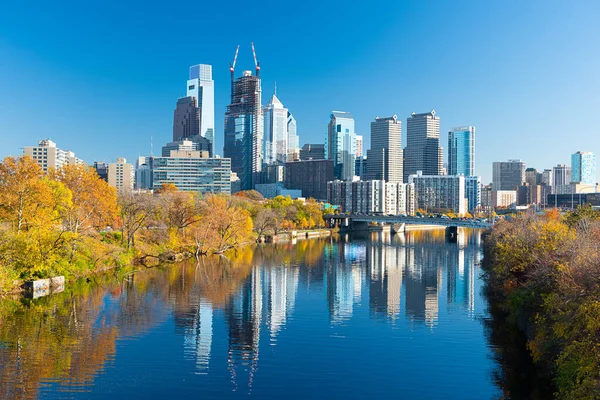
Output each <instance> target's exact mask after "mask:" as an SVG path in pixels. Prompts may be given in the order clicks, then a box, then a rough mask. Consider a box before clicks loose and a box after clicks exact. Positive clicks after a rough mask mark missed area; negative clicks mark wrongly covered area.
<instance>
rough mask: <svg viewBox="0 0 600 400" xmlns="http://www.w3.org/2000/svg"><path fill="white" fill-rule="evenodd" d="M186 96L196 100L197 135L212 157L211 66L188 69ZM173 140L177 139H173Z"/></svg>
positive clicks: (213, 91)
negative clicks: (202, 140)
mask: <svg viewBox="0 0 600 400" xmlns="http://www.w3.org/2000/svg"><path fill="white" fill-rule="evenodd" d="M187 96H188V97H190V96H191V97H194V98H195V99H196V103H197V107H198V108H199V111H200V125H199V127H198V133H197V134H198V135H200V136H202V137H203V138H206V139H207V140H208V142H209V143H210V148H209V151H208V152H209V154H210V156H211V157H212V156H213V155H214V154H215V82H214V81H213V79H212V65H207V64H197V65H193V66H191V67H190V75H189V79H188V81H187ZM190 136H193V135H190ZM173 140H179V138H175V137H174V138H173Z"/></svg>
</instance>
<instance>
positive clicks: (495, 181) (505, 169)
mask: <svg viewBox="0 0 600 400" xmlns="http://www.w3.org/2000/svg"><path fill="white" fill-rule="evenodd" d="M524 182H525V162H524V161H521V160H508V161H496V162H494V163H493V164H492V186H493V188H494V190H516V189H517V186H521V185H522V184H523V183H524Z"/></svg>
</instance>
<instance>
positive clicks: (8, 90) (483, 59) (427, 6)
mask: <svg viewBox="0 0 600 400" xmlns="http://www.w3.org/2000/svg"><path fill="white" fill-rule="evenodd" d="M5 3H6V4H3V6H2V11H1V12H0V157H4V156H6V155H18V154H20V153H21V152H22V150H21V148H22V147H23V146H27V145H33V144H35V143H37V141H38V140H39V139H42V138H45V137H50V138H51V139H53V140H54V141H55V142H57V144H58V145H59V147H61V148H63V149H70V150H73V151H74V152H75V153H76V154H77V155H78V156H79V157H81V158H83V159H84V160H85V161H86V162H88V163H92V162H93V161H94V160H104V161H113V160H114V159H116V157H118V156H125V157H127V158H129V159H132V160H133V159H134V158H135V157H137V156H138V155H148V154H149V151H150V137H153V139H154V148H155V153H156V152H158V151H159V150H160V146H162V145H163V144H164V143H166V142H167V141H169V140H170V138H171V129H172V116H173V108H174V106H175V103H176V101H177V98H178V97H181V96H183V95H185V89H186V79H187V73H188V67H189V66H190V65H193V64H198V63H206V64H212V65H213V77H214V80H215V86H216V89H215V102H216V110H215V119H216V124H217V126H216V136H217V143H216V148H217V153H220V154H222V146H223V114H224V112H225V107H226V105H227V104H228V101H229V90H230V88H229V71H228V68H229V63H230V62H231V60H232V58H233V53H234V51H235V47H236V46H237V45H238V44H240V45H241V49H240V55H239V58H238V66H237V75H239V74H240V73H241V71H242V70H243V69H253V61H252V53H251V49H250V42H251V41H254V43H255V45H256V50H257V53H258V57H259V61H260V63H261V75H262V77H263V96H264V99H265V101H266V99H267V98H268V97H270V95H271V94H272V87H273V82H274V81H277V88H278V97H279V98H280V99H281V100H282V102H283V103H284V104H285V106H287V107H288V108H289V109H290V111H291V112H292V113H293V114H294V115H295V117H296V119H297V121H298V133H299V135H300V143H301V144H303V143H307V142H311V143H314V142H322V141H323V138H324V135H325V132H326V127H327V122H328V118H329V114H330V112H331V110H344V111H349V112H351V113H352V114H354V117H355V119H356V129H357V132H358V133H359V134H363V135H364V136H365V141H366V143H365V149H366V148H368V144H369V123H370V121H371V120H373V119H374V118H375V116H389V115H392V114H394V113H396V114H398V116H399V117H400V118H402V120H403V125H405V124H406V117H407V116H409V115H410V113H411V112H412V111H415V112H425V111H429V110H431V109H435V110H436V111H437V115H438V116H440V119H441V128H442V146H443V147H444V158H446V157H447V149H446V147H447V142H446V141H447V131H448V130H449V129H450V128H452V127H454V126H461V125H475V126H476V127H477V141H476V173H477V174H479V175H482V177H483V181H484V182H488V181H489V180H490V179H491V163H492V161H499V160H505V159H509V158H511V159H512V158H521V159H523V160H525V161H526V162H527V166H528V167H530V166H531V167H536V168H538V169H543V168H550V167H552V166H553V165H556V164H557V163H567V164H570V154H571V153H573V152H575V151H577V150H582V151H593V152H595V153H597V154H600V135H599V134H600V129H599V125H598V117H597V113H598V110H599V108H600V104H599V103H600V44H599V42H598V40H599V39H600V22H599V21H600V2H598V1H574V2H567V1H549V0H545V1H481V0H474V1H460V0H457V1H426V2H423V1H399V0H393V1H343V2H341V1H329V0H322V1H318V2H311V1H302V2H300V1H296V2H282V1H277V2H272V1H262V2H251V1H244V2H238V1H228V2H224V1H212V2H209V1H195V2H192V1H188V2H173V1H171V2H153V1H128V2H123V1H104V2H82V1H76V2H75V1H67V0H65V1H61V2H59V3H56V2H54V3H53V2H47V1H44V2H41V1H31V2H21V1H12V2H5ZM124 3H127V5H124ZM404 128H405V126H403V129H404ZM404 136H405V131H404ZM404 144H405V140H404V138H403V145H404ZM599 172H600V171H599Z"/></svg>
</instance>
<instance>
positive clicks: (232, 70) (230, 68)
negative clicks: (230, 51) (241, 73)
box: [229, 44, 240, 99]
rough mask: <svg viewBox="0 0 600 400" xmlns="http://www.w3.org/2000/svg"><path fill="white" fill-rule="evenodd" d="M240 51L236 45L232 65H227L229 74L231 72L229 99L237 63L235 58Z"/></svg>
mask: <svg viewBox="0 0 600 400" xmlns="http://www.w3.org/2000/svg"><path fill="white" fill-rule="evenodd" d="M239 51H240V45H239V44H238V47H237V49H235V56H234V57H233V64H231V63H230V64H229V72H231V98H232V99H233V80H234V75H233V73H234V71H235V63H236V62H237V56H238V53H239Z"/></svg>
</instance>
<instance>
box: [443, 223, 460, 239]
mask: <svg viewBox="0 0 600 400" xmlns="http://www.w3.org/2000/svg"><path fill="white" fill-rule="evenodd" d="M446 239H448V241H449V242H456V241H457V240H458V226H448V227H446Z"/></svg>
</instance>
